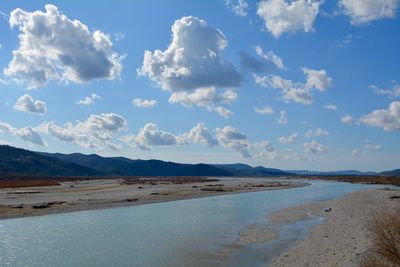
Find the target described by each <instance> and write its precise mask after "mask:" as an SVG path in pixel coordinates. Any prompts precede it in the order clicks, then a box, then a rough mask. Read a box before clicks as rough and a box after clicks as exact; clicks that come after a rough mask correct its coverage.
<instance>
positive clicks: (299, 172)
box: [287, 170, 378, 176]
mask: <svg viewBox="0 0 400 267" xmlns="http://www.w3.org/2000/svg"><path fill="white" fill-rule="evenodd" d="M287 172H291V173H293V174H296V175H320V176H341V175H343V176H360V175H378V173H377V172H361V171H357V170H340V171H325V172H323V171H309V170H288V171H287Z"/></svg>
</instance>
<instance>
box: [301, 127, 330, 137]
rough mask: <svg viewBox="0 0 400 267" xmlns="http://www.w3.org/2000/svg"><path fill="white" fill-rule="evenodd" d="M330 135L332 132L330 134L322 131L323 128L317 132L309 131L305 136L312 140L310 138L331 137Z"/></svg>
mask: <svg viewBox="0 0 400 267" xmlns="http://www.w3.org/2000/svg"><path fill="white" fill-rule="evenodd" d="M329 135H330V132H329V131H327V130H324V129H321V128H318V129H317V130H315V131H313V130H308V131H307V132H306V133H305V136H306V137H307V138H310V137H318V136H329Z"/></svg>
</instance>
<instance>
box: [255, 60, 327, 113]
mask: <svg viewBox="0 0 400 267" xmlns="http://www.w3.org/2000/svg"><path fill="white" fill-rule="evenodd" d="M302 71H303V73H304V74H305V76H306V83H300V82H293V81H292V80H287V79H284V78H282V77H280V76H278V75H270V76H264V77H260V76H257V75H254V79H255V82H256V84H258V85H260V86H263V87H267V86H271V87H272V88H274V89H280V90H282V93H283V99H284V101H285V102H291V101H293V102H295V103H300V104H303V105H311V104H312V103H313V101H314V99H313V94H312V91H313V90H317V91H320V92H323V91H326V90H327V89H328V88H329V87H330V86H331V84H332V78H331V77H329V76H328V74H327V72H326V71H325V70H323V69H321V70H313V69H310V68H306V67H304V68H302Z"/></svg>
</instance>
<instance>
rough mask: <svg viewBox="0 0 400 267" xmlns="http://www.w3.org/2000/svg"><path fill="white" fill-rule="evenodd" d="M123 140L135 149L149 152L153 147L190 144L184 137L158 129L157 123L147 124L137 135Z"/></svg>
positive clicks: (131, 135)
mask: <svg viewBox="0 0 400 267" xmlns="http://www.w3.org/2000/svg"><path fill="white" fill-rule="evenodd" d="M123 140H124V141H125V142H127V143H129V144H130V145H132V146H134V147H137V148H139V149H141V150H147V151H149V150H150V147H151V146H171V145H187V144H188V143H187V142H186V140H185V139H184V138H183V137H181V136H176V135H174V134H172V133H169V132H166V131H162V130H160V129H158V127H157V125H156V124H155V123H147V124H146V125H145V126H143V127H142V128H140V130H139V132H138V133H137V134H136V135H133V134H130V135H128V136H125V137H124V138H123Z"/></svg>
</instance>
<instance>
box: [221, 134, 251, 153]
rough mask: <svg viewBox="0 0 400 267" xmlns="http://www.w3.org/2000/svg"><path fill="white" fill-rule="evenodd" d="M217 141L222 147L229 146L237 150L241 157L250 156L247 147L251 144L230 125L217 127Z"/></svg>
mask: <svg viewBox="0 0 400 267" xmlns="http://www.w3.org/2000/svg"><path fill="white" fill-rule="evenodd" d="M216 132H217V140H218V143H219V144H221V145H222V146H224V147H228V148H231V149H233V150H236V151H237V152H239V153H240V154H241V155H242V157H244V158H250V157H251V155H250V152H249V149H250V148H251V144H250V143H249V141H248V140H247V136H246V135H245V134H244V133H242V132H240V131H239V130H238V129H236V128H234V127H232V126H225V127H224V128H217V129H216Z"/></svg>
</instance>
